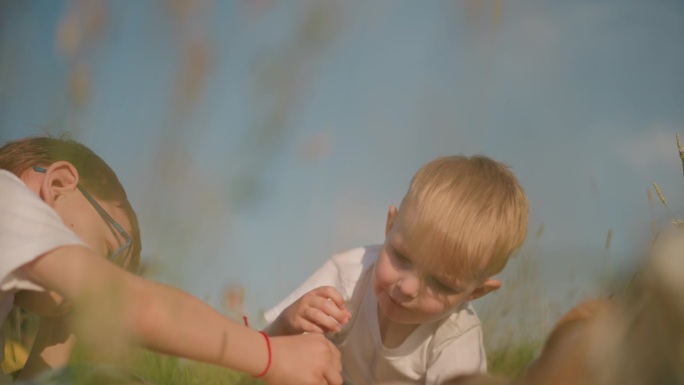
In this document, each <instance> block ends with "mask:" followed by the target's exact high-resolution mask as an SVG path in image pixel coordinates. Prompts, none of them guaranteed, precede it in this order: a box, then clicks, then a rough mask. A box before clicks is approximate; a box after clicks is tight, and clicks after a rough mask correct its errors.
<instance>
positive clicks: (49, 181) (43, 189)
mask: <svg viewBox="0 0 684 385" xmlns="http://www.w3.org/2000/svg"><path fill="white" fill-rule="evenodd" d="M77 187H78V170H76V167H75V166H74V165H73V164H71V163H70V162H67V161H58V162H55V163H53V164H51V165H50V166H49V167H48V168H46V169H45V178H44V179H43V182H42V183H41V185H40V192H39V195H40V197H41V198H42V199H43V200H44V201H45V202H46V203H47V204H49V205H50V206H54V203H55V201H56V200H57V199H59V197H60V196H62V195H63V194H65V193H69V192H72V191H74V190H75V189H76V188H77Z"/></svg>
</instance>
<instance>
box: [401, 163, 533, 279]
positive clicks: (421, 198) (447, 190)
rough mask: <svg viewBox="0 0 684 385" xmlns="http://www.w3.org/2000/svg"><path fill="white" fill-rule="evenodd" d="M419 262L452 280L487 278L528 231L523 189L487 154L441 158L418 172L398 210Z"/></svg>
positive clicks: (527, 209)
mask: <svg viewBox="0 0 684 385" xmlns="http://www.w3.org/2000/svg"><path fill="white" fill-rule="evenodd" d="M406 211H411V212H413V215H411V217H412V218H411V220H409V221H408V223H406V225H407V234H408V237H409V238H410V243H411V244H412V245H415V246H416V247H417V250H421V254H423V253H424V255H425V256H426V258H420V260H419V261H418V263H421V264H424V265H432V266H430V268H432V269H438V270H439V271H444V272H448V273H449V275H452V276H454V278H473V277H474V278H477V279H486V278H488V277H491V276H493V275H495V274H497V273H499V272H500V271H501V270H503V268H504V267H505V266H506V263H507V262H508V258H509V257H510V255H511V254H512V253H513V252H514V251H515V250H517V249H518V248H519V247H520V246H521V245H522V243H523V242H524V240H525V237H526V234H527V217H528V212H529V208H528V203H527V198H526V197H525V193H524V191H523V189H522V187H521V186H520V184H519V183H518V180H517V179H516V178H515V176H514V175H513V172H512V171H511V170H510V169H509V168H508V167H507V166H506V165H504V164H502V163H500V162H498V161H496V160H494V159H491V158H488V157H486V156H479V155H478V156H472V157H466V156H460V155H455V156H446V157H440V158H437V159H435V160H433V161H431V162H429V163H427V164H426V165H424V166H423V167H421V168H420V170H418V172H417V173H416V175H415V176H414V177H413V179H412V180H411V185H410V187H409V190H408V192H407V193H406V195H405V196H404V199H403V200H402V202H401V206H400V208H399V215H400V216H402V215H403V214H405V212H406Z"/></svg>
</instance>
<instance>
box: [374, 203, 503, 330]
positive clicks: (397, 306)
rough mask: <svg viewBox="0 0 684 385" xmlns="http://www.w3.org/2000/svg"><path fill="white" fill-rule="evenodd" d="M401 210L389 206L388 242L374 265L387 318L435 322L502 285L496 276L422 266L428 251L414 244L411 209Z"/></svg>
mask: <svg viewBox="0 0 684 385" xmlns="http://www.w3.org/2000/svg"><path fill="white" fill-rule="evenodd" d="M402 210H403V211H402V215H399V213H398V211H397V209H396V207H390V210H389V213H388V216H387V227H386V238H385V244H384V245H383V248H382V250H381V251H380V255H379V256H378V260H377V261H376V262H375V267H374V269H373V289H374V291H375V295H376V297H377V300H378V306H379V308H380V310H381V311H382V313H383V314H384V315H385V316H387V318H389V319H390V320H392V321H394V322H398V323H403V324H422V323H429V322H434V321H437V320H439V319H442V318H444V317H445V316H447V315H449V314H450V313H451V312H453V311H454V310H455V309H456V308H458V307H459V306H460V305H461V304H463V303H464V302H465V301H468V300H473V299H476V298H479V297H481V296H482V295H485V294H487V293H489V292H490V291H493V290H496V289H497V288H498V287H499V286H500V283H499V281H496V280H491V279H490V280H486V281H484V282H479V281H478V280H477V279H475V278H473V279H470V280H456V279H453V278H451V277H453V275H451V276H450V275H449V274H448V272H444V271H425V269H423V268H421V267H420V264H419V263H418V262H419V258H424V257H425V256H424V255H421V254H420V253H424V252H427V251H426V250H418V248H417V247H416V246H415V245H412V244H411V239H410V237H409V236H408V235H409V234H408V232H407V230H408V229H407V226H406V224H407V223H408V222H409V221H411V214H412V213H411V210H408V209H407V208H402ZM435 251H436V250H435ZM440 257H441V256H440Z"/></svg>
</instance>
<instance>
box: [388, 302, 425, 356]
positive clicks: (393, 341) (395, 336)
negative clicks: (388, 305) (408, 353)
mask: <svg viewBox="0 0 684 385" xmlns="http://www.w3.org/2000/svg"><path fill="white" fill-rule="evenodd" d="M418 326H420V325H414V324H403V323H399V322H394V321H392V320H391V319H389V318H387V316H385V314H384V313H383V312H382V310H380V307H378V327H379V328H380V338H381V339H382V344H383V345H384V346H385V347H386V348H387V349H394V348H397V347H399V346H400V345H401V344H402V343H404V341H406V338H408V336H410V335H411V333H413V331H414V330H416V329H417V328H418Z"/></svg>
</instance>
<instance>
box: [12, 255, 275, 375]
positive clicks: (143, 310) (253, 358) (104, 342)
mask: <svg viewBox="0 0 684 385" xmlns="http://www.w3.org/2000/svg"><path fill="white" fill-rule="evenodd" d="M24 270H25V271H26V272H28V273H29V274H30V275H32V276H33V277H34V278H35V279H36V280H37V281H38V282H40V283H42V284H43V285H44V286H46V287H47V288H49V289H52V290H55V291H56V292H58V293H60V294H62V295H63V296H64V297H65V298H67V299H68V300H70V301H72V302H73V303H74V304H75V307H76V309H77V321H78V323H77V324H76V326H77V327H78V330H77V331H78V333H79V334H83V335H84V337H85V338H84V339H87V340H88V342H93V341H95V344H96V345H97V344H99V348H102V349H105V350H106V349H110V348H111V350H116V349H115V345H117V344H121V343H122V341H123V340H126V339H128V338H133V339H134V340H136V341H137V342H139V343H141V344H142V345H144V346H146V347H148V348H151V349H153V350H156V351H159V352H161V353H167V354H172V355H177V356H182V357H186V358H189V359H193V360H199V361H203V362H209V363H213V364H218V365H222V366H226V367H231V368H233V369H237V370H240V371H244V372H247V373H252V374H256V373H259V372H260V371H261V370H263V367H265V365H266V362H267V359H268V353H267V349H266V344H265V341H264V338H263V336H261V335H260V334H259V333H258V332H256V331H254V330H251V329H248V328H246V327H244V326H242V325H240V324H238V323H236V322H233V321H231V320H229V319H228V318H226V317H224V316H222V315H221V314H220V313H218V312H217V311H216V310H214V309H213V308H211V307H210V306H208V305H206V304H204V303H203V302H201V301H199V300H198V299H196V298H195V297H193V296H191V295H189V294H186V293H184V292H182V291H180V290H177V289H175V288H173V287H171V286H168V285H162V284H158V283H154V282H151V281H147V280H145V279H142V278H140V277H137V276H135V275H132V274H129V273H127V272H126V271H124V270H123V269H120V268H118V267H116V266H114V265H113V264H111V263H109V262H107V261H106V260H104V259H103V258H101V257H99V256H97V255H95V253H93V252H92V251H91V250H89V249H87V248H85V247H80V246H67V247H61V248H58V249H55V250H53V251H51V252H49V253H47V254H45V255H43V256H42V257H40V258H38V259H37V260H35V261H34V262H32V263H30V264H28V265H26V266H25V267H24Z"/></svg>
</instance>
